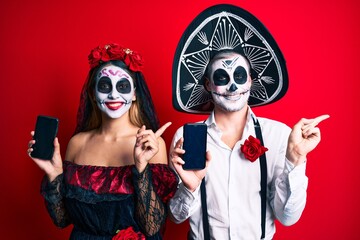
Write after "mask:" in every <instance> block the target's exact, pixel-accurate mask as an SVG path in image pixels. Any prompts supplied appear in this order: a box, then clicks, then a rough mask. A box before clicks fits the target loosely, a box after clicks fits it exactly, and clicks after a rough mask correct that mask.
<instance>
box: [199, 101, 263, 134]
mask: <svg viewBox="0 0 360 240" xmlns="http://www.w3.org/2000/svg"><path fill="white" fill-rule="evenodd" d="M246 119H247V120H246V125H248V124H249V122H253V119H257V118H256V115H255V114H254V112H253V111H252V110H251V108H250V106H248V112H247V117H246ZM205 123H206V125H208V127H210V128H215V129H217V130H219V131H220V129H219V128H218V127H217V124H216V121H215V113H214V111H212V112H211V114H210V116H209V117H208V119H207V120H206V121H205Z"/></svg>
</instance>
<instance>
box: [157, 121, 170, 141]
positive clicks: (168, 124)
mask: <svg viewBox="0 0 360 240" xmlns="http://www.w3.org/2000/svg"><path fill="white" fill-rule="evenodd" d="M170 125H171V122H167V123H165V124H164V125H163V126H162V127H161V128H159V129H158V130H157V131H156V133H155V136H156V137H157V138H158V137H160V136H161V135H162V134H163V133H164V132H165V130H166V129H167V128H168V127H169V126H170Z"/></svg>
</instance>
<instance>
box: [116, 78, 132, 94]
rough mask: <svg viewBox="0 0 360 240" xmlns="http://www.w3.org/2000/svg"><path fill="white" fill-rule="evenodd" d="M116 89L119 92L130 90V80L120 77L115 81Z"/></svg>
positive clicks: (128, 91)
mask: <svg viewBox="0 0 360 240" xmlns="http://www.w3.org/2000/svg"><path fill="white" fill-rule="evenodd" d="M116 90H117V91H118V92H119V93H130V92H131V84H130V81H129V80H128V79H126V78H122V79H120V80H119V81H118V82H117V83H116Z"/></svg>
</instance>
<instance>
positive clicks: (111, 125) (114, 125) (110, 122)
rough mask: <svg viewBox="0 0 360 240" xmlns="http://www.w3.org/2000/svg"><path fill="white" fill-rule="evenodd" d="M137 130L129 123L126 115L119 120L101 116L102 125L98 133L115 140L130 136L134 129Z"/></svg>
mask: <svg viewBox="0 0 360 240" xmlns="http://www.w3.org/2000/svg"><path fill="white" fill-rule="evenodd" d="M137 128H138V127H136V126H134V125H133V124H132V123H131V122H130V119H129V115H128V114H124V115H122V116H121V117H119V118H109V117H108V116H105V115H103V116H102V124H101V126H100V127H99V130H98V133H99V134H100V135H105V136H109V137H111V138H115V139H116V138H118V137H123V136H124V135H129V134H130V133H131V134H132V133H133V132H134V129H137Z"/></svg>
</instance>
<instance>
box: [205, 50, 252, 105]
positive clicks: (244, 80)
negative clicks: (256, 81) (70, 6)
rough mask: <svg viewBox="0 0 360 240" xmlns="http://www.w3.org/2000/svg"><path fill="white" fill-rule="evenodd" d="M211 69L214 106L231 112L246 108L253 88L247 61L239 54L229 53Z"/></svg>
mask: <svg viewBox="0 0 360 240" xmlns="http://www.w3.org/2000/svg"><path fill="white" fill-rule="evenodd" d="M209 67H210V70H211V71H210V75H209V76H210V79H209V80H210V81H209V85H208V90H209V91H210V92H211V95H212V98H213V100H214V104H215V105H217V106H218V107H220V108H222V109H223V110H225V111H229V112H235V111H239V110H241V109H242V108H243V107H244V106H246V104H247V102H248V99H249V96H250V88H251V78H250V74H249V65H248V62H247V61H246V59H245V58H244V57H242V56H241V55H239V54H236V53H228V54H226V55H224V56H223V57H221V58H220V59H218V60H216V61H214V62H213V63H212V65H211V66H209Z"/></svg>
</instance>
